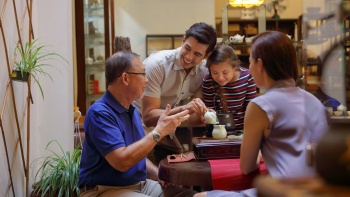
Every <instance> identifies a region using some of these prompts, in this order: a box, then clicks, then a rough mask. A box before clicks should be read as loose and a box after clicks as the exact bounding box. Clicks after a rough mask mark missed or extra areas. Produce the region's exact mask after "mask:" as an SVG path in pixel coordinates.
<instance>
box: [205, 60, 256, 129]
mask: <svg viewBox="0 0 350 197" xmlns="http://www.w3.org/2000/svg"><path fill="white" fill-rule="evenodd" d="M240 70H241V75H240V77H239V78H238V79H237V80H236V81H234V82H230V83H228V84H226V85H225V86H222V87H221V88H222V89H223V94H224V97H225V99H226V103H227V106H228V110H229V111H230V112H232V113H233V117H234V119H235V129H234V130H235V131H239V130H243V122H244V114H245V110H246V107H247V105H248V103H249V102H250V100H252V99H253V98H255V97H256V95H257V94H256V86H255V82H254V79H253V77H252V75H251V74H250V72H249V70H248V69H246V68H243V67H240ZM214 86H215V83H214V80H213V78H212V77H211V76H210V75H207V76H206V77H205V78H204V79H203V84H202V91H203V100H204V103H205V105H206V106H207V107H208V108H211V109H214V110H215V111H220V110H222V105H221V101H220V98H219V96H218V95H217V94H216V90H215V88H214Z"/></svg>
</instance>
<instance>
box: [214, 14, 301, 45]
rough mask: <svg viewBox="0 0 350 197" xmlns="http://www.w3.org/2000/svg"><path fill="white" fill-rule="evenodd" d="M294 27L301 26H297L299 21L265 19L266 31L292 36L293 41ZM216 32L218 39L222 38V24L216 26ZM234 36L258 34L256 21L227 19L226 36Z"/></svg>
mask: <svg viewBox="0 0 350 197" xmlns="http://www.w3.org/2000/svg"><path fill="white" fill-rule="evenodd" d="M295 26H298V27H299V26H301V25H299V19H294V18H293V19H273V18H269V19H266V30H275V31H280V32H284V33H286V34H289V35H292V38H293V39H294V36H295V35H294V34H295ZM298 31H299V29H298ZM216 32H217V35H218V37H222V22H220V23H217V24H216ZM236 34H240V35H245V36H252V35H256V34H258V19H240V18H228V35H229V36H231V35H236ZM298 34H299V32H298ZM300 35H301V31H300ZM298 37H299V39H298V40H300V36H298Z"/></svg>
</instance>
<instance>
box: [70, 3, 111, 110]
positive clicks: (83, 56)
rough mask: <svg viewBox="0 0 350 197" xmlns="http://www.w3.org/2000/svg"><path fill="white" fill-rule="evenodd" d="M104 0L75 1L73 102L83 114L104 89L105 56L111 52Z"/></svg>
mask: <svg viewBox="0 0 350 197" xmlns="http://www.w3.org/2000/svg"><path fill="white" fill-rule="evenodd" d="M109 7H110V6H109V1H108V0H84V1H75V11H76V12H75V14H76V15H75V17H76V18H75V23H76V52H77V54H76V57H77V84H78V86H77V88H78V91H77V92H78V95H77V104H78V106H79V109H80V111H81V112H82V114H83V115H85V114H86V111H87V109H88V108H89V106H90V105H91V104H93V103H94V102H95V101H96V100H97V99H99V98H100V97H101V96H102V95H103V93H104V92H105V90H106V82H105V70H104V69H105V60H106V58H108V57H109V56H110V55H111V51H112V50H111V43H112V42H111V39H110V25H111V23H112V22H111V21H112V19H113V18H112V17H110V14H109V13H110V10H109V9H110V8H109Z"/></svg>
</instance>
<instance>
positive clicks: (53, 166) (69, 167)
mask: <svg viewBox="0 0 350 197" xmlns="http://www.w3.org/2000/svg"><path fill="white" fill-rule="evenodd" d="M53 142H55V144H56V145H57V146H58V147H59V152H55V151H53V150H52V149H50V146H51V145H52V143H53ZM46 150H47V151H49V152H50V153H51V155H49V156H46V157H40V158H38V159H35V160H34V161H33V163H32V164H31V166H32V167H34V166H40V167H39V169H38V170H37V171H36V173H35V184H34V187H35V189H34V192H35V193H40V192H41V194H42V196H44V195H45V194H48V195H49V196H53V195H54V194H55V193H57V194H58V196H64V197H70V196H73V195H74V194H75V195H77V196H79V194H80V190H79V188H78V180H79V167H80V158H81V150H79V149H74V150H73V152H69V151H66V152H65V151H64V150H63V148H62V146H61V145H60V144H59V143H58V142H57V141H56V140H53V141H50V142H49V143H48V144H47V146H46Z"/></svg>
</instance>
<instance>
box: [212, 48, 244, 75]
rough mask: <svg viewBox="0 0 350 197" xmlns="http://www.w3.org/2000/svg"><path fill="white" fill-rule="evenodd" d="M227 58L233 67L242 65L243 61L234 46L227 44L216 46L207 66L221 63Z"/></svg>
mask: <svg viewBox="0 0 350 197" xmlns="http://www.w3.org/2000/svg"><path fill="white" fill-rule="evenodd" d="M227 60H230V64H231V65H232V67H236V66H240V63H241V62H240V61H239V58H238V56H237V55H236V54H235V52H234V50H233V48H232V47H230V46H227V45H219V46H217V47H215V49H214V50H213V51H212V53H211V55H210V56H209V57H208V59H207V64H206V67H207V68H208V69H210V66H211V65H212V64H219V63H222V62H225V61H227ZM209 72H210V70H209Z"/></svg>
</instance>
